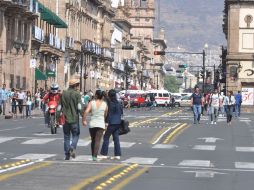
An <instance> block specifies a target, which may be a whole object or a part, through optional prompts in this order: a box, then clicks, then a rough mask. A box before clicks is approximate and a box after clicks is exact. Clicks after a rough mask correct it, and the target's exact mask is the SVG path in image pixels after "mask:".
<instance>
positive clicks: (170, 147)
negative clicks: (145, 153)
mask: <svg viewBox="0 0 254 190" xmlns="http://www.w3.org/2000/svg"><path fill="white" fill-rule="evenodd" d="M177 147H178V146H176V145H173V144H156V145H154V146H153V147H152V148H156V149H174V148H177Z"/></svg>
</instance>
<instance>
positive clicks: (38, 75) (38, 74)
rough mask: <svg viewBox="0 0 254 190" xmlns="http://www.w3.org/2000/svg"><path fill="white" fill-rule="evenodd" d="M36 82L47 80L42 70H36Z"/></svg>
mask: <svg viewBox="0 0 254 190" xmlns="http://www.w3.org/2000/svg"><path fill="white" fill-rule="evenodd" d="M35 80H47V76H46V75H45V74H44V73H43V72H41V70H40V69H37V68H36V69H35Z"/></svg>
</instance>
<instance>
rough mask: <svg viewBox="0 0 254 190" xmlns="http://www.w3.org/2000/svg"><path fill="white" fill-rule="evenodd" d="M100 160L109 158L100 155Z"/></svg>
mask: <svg viewBox="0 0 254 190" xmlns="http://www.w3.org/2000/svg"><path fill="white" fill-rule="evenodd" d="M98 158H99V159H101V160H103V159H108V156H105V155H100V156H98Z"/></svg>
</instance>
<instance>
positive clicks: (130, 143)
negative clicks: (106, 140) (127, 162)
mask: <svg viewBox="0 0 254 190" xmlns="http://www.w3.org/2000/svg"><path fill="white" fill-rule="evenodd" d="M135 144H136V143H133V142H120V145H121V148H130V147H132V146H133V145H135ZM109 147H111V148H113V147H114V142H111V143H110V145H109Z"/></svg>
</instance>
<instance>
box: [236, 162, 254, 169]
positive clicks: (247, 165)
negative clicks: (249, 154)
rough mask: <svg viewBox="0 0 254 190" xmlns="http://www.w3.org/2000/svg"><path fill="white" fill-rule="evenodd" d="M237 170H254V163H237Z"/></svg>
mask: <svg viewBox="0 0 254 190" xmlns="http://www.w3.org/2000/svg"><path fill="white" fill-rule="evenodd" d="M235 168H237V169H254V162H235Z"/></svg>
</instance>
